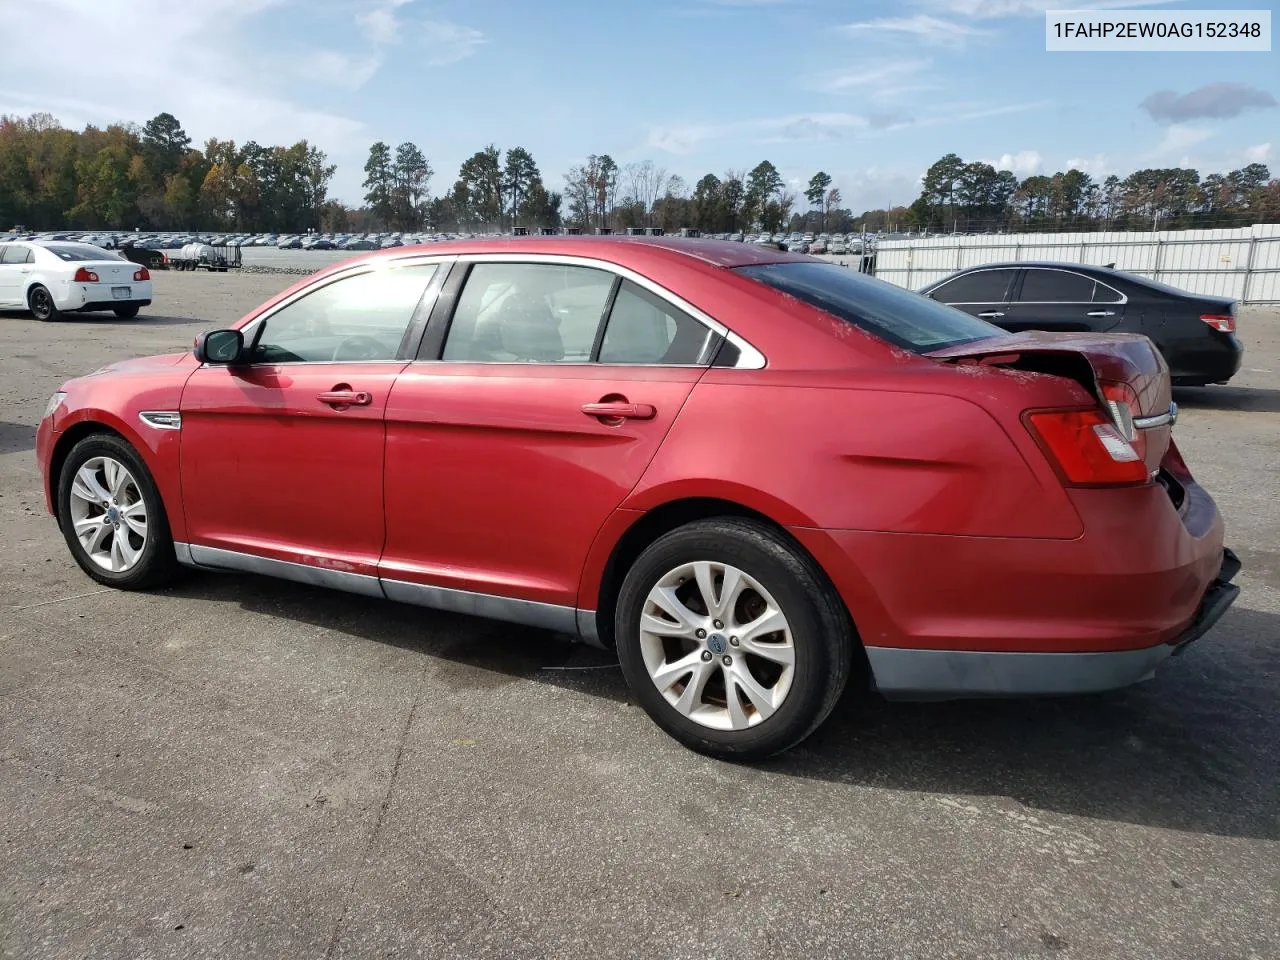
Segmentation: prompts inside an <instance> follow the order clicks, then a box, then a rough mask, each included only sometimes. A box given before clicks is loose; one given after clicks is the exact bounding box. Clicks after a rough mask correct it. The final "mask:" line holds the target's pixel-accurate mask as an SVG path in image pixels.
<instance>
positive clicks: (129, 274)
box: [0, 242, 151, 321]
mask: <svg viewBox="0 0 1280 960" xmlns="http://www.w3.org/2000/svg"><path fill="white" fill-rule="evenodd" d="M150 303H151V274H150V273H149V272H148V270H147V268H146V267H144V266H141V265H140V264H136V263H131V262H130V261H128V260H126V259H124V257H121V256H119V255H117V254H114V253H110V252H108V251H106V250H103V249H102V248H101V247H95V246H91V245H90V244H87V243H47V242H37V243H29V242H8V243H0V306H3V307H7V308H15V307H17V308H25V309H27V310H30V311H31V313H32V315H33V316H34V317H35V318H36V319H37V320H46V321H51V320H57V319H58V318H59V317H61V316H62V314H64V313H85V312H89V311H94V310H110V311H112V312H113V313H114V314H115V315H116V316H117V317H120V318H122V319H128V318H129V317H136V316H137V315H138V311H139V310H140V309H141V308H143V307H145V306H148V305H150Z"/></svg>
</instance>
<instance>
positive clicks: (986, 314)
mask: <svg viewBox="0 0 1280 960" xmlns="http://www.w3.org/2000/svg"><path fill="white" fill-rule="evenodd" d="M978 316H980V317H981V318H982V319H983V320H990V319H991V318H992V317H1003V316H1004V314H1003V313H1001V312H1000V311H999V310H984V311H983V312H982V313H980V314H978Z"/></svg>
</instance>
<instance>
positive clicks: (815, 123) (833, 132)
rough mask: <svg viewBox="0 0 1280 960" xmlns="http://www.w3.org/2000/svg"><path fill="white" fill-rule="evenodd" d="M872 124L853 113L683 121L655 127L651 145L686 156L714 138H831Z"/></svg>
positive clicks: (751, 140) (754, 140)
mask: <svg viewBox="0 0 1280 960" xmlns="http://www.w3.org/2000/svg"><path fill="white" fill-rule="evenodd" d="M870 125H871V123H870V121H869V120H868V119H867V118H866V117H862V116H858V115H856V114H852V113H803V114H791V115H788V116H783V117H759V118H755V119H749V120H733V121H729V122H727V123H703V124H697V123H690V124H679V125H676V126H671V127H656V128H654V129H653V130H651V131H650V133H649V146H650V147H653V148H654V149H657V150H663V151H665V152H667V153H673V154H678V155H685V154H690V153H694V152H696V151H697V150H698V148H699V147H701V146H702V145H704V144H706V143H708V142H711V141H714V140H724V139H730V138H735V139H741V140H744V141H746V142H749V143H780V142H785V141H797V140H831V139H835V138H837V137H841V136H844V135H845V134H847V133H849V132H850V131H853V130H865V129H867V128H868V127H869V126H870Z"/></svg>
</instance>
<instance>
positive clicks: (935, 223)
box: [868, 153, 1280, 233]
mask: <svg viewBox="0 0 1280 960" xmlns="http://www.w3.org/2000/svg"><path fill="white" fill-rule="evenodd" d="M875 213H876V214H878V215H879V216H878V219H882V220H888V219H892V218H894V217H896V219H898V220H899V222H901V223H902V224H903V225H904V226H906V227H908V228H910V229H927V230H932V231H942V232H948V233H950V232H957V231H958V232H976V231H990V230H1004V229H1007V230H1015V229H1018V230H1032V231H1059V230H1060V231H1078V230H1153V229H1168V230H1172V229H1187V228H1196V227H1211V226H1212V227H1230V226H1247V225H1250V224H1254V223H1273V222H1276V221H1277V220H1280V181H1277V180H1272V179H1271V171H1270V170H1269V169H1268V168H1267V166H1266V164H1262V163H1250V164H1248V165H1247V166H1244V167H1241V168H1240V169H1238V170H1232V171H1230V172H1229V173H1211V174H1209V175H1208V176H1206V177H1203V178H1201V176H1200V174H1199V172H1198V171H1196V170H1190V169H1187V168H1184V167H1170V168H1151V169H1144V170H1135V171H1134V172H1133V173H1131V174H1129V175H1128V176H1126V177H1124V178H1121V177H1120V176H1119V175H1117V174H1111V175H1110V176H1107V177H1105V178H1104V179H1102V180H1101V181H1098V180H1097V179H1095V178H1094V177H1092V176H1090V175H1089V174H1088V173H1085V172H1084V171H1082V170H1078V169H1075V168H1072V169H1069V170H1066V171H1059V172H1057V173H1054V174H1051V175H1044V174H1037V175H1035V176H1030V177H1026V178H1025V179H1023V180H1021V181H1020V180H1018V178H1017V177H1015V176H1014V175H1013V174H1012V173H1010V172H1009V171H1008V170H996V169H995V168H994V167H993V166H992V165H991V164H989V163H983V162H981V161H973V162H968V163H966V162H965V161H964V160H962V159H961V158H960V157H959V156H957V155H956V154H954V153H948V154H947V155H946V156H944V157H942V158H941V159H939V160H938V161H937V162H936V163H934V164H933V165H932V166H930V167H929V169H928V171H927V172H926V173H925V175H924V179H923V183H922V189H921V191H920V196H919V197H917V198H916V200H915V202H913V203H912V204H911V206H910V207H907V208H905V209H902V210H899V211H894V212H890V211H875ZM868 216H870V214H868Z"/></svg>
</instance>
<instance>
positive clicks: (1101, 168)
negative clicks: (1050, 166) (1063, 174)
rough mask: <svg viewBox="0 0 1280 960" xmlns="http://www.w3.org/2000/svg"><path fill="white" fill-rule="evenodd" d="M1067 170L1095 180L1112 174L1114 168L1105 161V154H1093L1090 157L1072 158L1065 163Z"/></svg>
mask: <svg viewBox="0 0 1280 960" xmlns="http://www.w3.org/2000/svg"><path fill="white" fill-rule="evenodd" d="M1067 169H1068V170H1079V171H1080V172H1081V173H1087V174H1089V176H1091V177H1093V178H1095V179H1097V178H1100V177H1105V176H1107V175H1108V174H1111V173H1114V172H1115V168H1114V167H1112V166H1111V163H1110V161H1108V160H1107V157H1106V154H1102V153H1095V154H1094V155H1093V156H1092V157H1073V158H1072V159H1070V160H1068V161H1067Z"/></svg>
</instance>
